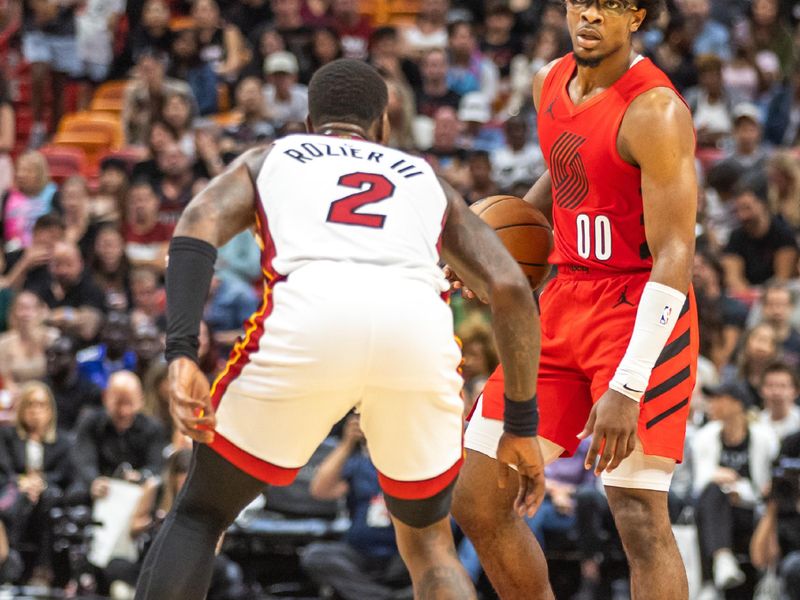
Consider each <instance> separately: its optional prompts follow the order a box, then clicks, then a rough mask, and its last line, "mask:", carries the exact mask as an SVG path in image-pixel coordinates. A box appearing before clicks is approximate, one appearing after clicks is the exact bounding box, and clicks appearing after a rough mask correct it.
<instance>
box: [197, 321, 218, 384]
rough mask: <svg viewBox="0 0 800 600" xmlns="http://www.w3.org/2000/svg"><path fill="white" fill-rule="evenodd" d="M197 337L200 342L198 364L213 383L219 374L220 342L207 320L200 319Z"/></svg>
mask: <svg viewBox="0 0 800 600" xmlns="http://www.w3.org/2000/svg"><path fill="white" fill-rule="evenodd" d="M197 339H198V341H199V343H200V345H199V346H198V347H197V361H198V363H197V364H198V366H199V367H200V370H201V371H202V372H203V374H204V375H205V376H206V378H207V379H208V381H209V383H211V382H213V381H214V379H215V378H216V377H217V375H218V374H219V368H220V360H219V344H218V343H217V340H216V338H215V337H214V332H213V331H212V330H211V328H210V327H209V326H208V323H206V322H205V321H200V335H199V336H198V338H197Z"/></svg>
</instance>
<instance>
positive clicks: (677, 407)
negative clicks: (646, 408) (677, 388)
mask: <svg viewBox="0 0 800 600" xmlns="http://www.w3.org/2000/svg"><path fill="white" fill-rule="evenodd" d="M687 404H689V399H688V398H684V399H683V400H681V401H680V402H678V403H677V404H676V405H675V406H673V407H672V408H668V409H667V410H665V411H664V412H662V413H661V414H660V415H658V416H656V417H653V418H652V419H650V420H649V421H648V422H647V424H646V425H645V429H650V428H651V427H653V426H654V425H658V424H659V423H660V422H661V421H663V420H664V419H666V418H667V417H668V416H670V415H672V414H675V413H676V412H678V411H679V410H680V409H682V408H683V407H684V406H686V405H687Z"/></svg>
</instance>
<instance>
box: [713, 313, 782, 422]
mask: <svg viewBox="0 0 800 600" xmlns="http://www.w3.org/2000/svg"><path fill="white" fill-rule="evenodd" d="M777 358H778V338H777V335H776V334H775V330H774V329H773V328H772V326H770V325H767V324H766V323H762V324H760V325H756V326H755V327H753V328H752V329H750V330H749V331H747V332H746V333H745V334H744V335H743V336H742V342H741V346H740V349H739V355H738V357H737V359H736V365H735V366H734V365H728V366H727V367H726V368H725V370H724V371H723V374H722V380H723V381H724V382H729V381H736V382H738V383H739V384H741V385H743V386H744V388H745V389H746V390H747V392H748V398H747V400H748V403H749V404H750V405H751V406H758V407H760V408H763V402H762V400H761V396H760V394H759V392H758V390H759V387H760V386H761V378H762V377H763V375H764V369H766V368H767V367H768V366H769V365H770V364H771V363H772V362H774V361H775V359H777Z"/></svg>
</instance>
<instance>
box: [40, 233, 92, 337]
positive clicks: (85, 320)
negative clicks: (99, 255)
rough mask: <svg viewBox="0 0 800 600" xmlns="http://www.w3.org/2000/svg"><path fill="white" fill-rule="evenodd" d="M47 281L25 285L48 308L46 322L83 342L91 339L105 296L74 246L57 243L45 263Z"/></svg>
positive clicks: (66, 243)
mask: <svg viewBox="0 0 800 600" xmlns="http://www.w3.org/2000/svg"><path fill="white" fill-rule="evenodd" d="M48 275H49V276H48V278H47V281H43V282H42V283H41V284H40V283H38V282H37V283H35V284H32V285H30V286H28V289H30V290H31V291H32V292H33V293H35V294H36V295H37V296H39V298H41V299H42V300H44V303H45V304H47V306H48V307H50V309H51V310H50V316H49V318H48V322H49V323H50V324H51V325H53V326H55V327H58V328H59V329H61V330H62V331H64V332H67V333H74V334H76V335H77V336H79V337H80V338H81V339H83V340H85V341H89V340H92V339H94V337H95V335H96V334H97V331H98V329H99V328H100V324H101V322H102V318H101V317H102V313H103V311H104V310H105V296H104V294H103V292H102V290H100V288H99V287H97V284H96V283H95V282H94V280H93V279H92V276H91V274H90V273H89V271H88V270H85V269H84V262H83V258H82V257H81V252H80V249H79V248H78V246H76V245H75V244H73V243H70V242H63V241H62V242H58V243H56V245H55V246H54V248H53V256H52V258H51V259H50V263H49V265H48Z"/></svg>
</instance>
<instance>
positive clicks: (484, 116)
mask: <svg viewBox="0 0 800 600" xmlns="http://www.w3.org/2000/svg"><path fill="white" fill-rule="evenodd" d="M458 120H459V121H461V122H462V123H463V124H464V131H463V132H462V136H461V144H462V145H463V146H464V148H466V149H467V150H486V151H487V152H492V151H494V150H497V149H498V148H500V147H502V146H503V143H504V141H505V140H504V138H503V133H502V132H501V131H499V130H498V129H497V128H495V127H492V126H490V125H489V122H490V121H491V120H492V107H491V104H489V100H488V99H487V98H486V96H484V95H483V94H482V93H481V92H470V93H469V94H465V95H464V96H463V97H462V98H461V102H459V105H458Z"/></svg>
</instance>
